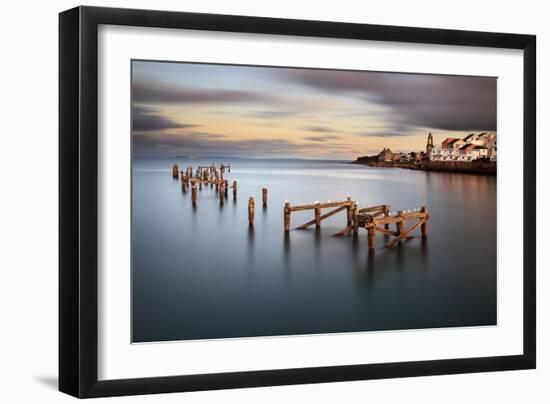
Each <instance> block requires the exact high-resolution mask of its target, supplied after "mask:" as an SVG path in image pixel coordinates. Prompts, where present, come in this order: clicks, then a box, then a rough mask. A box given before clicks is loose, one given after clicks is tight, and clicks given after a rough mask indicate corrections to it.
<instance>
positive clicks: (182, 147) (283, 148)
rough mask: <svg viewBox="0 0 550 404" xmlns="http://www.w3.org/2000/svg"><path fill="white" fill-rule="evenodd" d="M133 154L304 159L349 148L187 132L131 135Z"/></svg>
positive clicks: (329, 144) (146, 155)
mask: <svg viewBox="0 0 550 404" xmlns="http://www.w3.org/2000/svg"><path fill="white" fill-rule="evenodd" d="M132 142H133V143H132V146H133V151H134V155H136V156H138V157H155V156H167V155H168V154H171V155H189V154H191V155H201V156H209V155H215V156H220V155H227V156H243V157H246V156H258V155H260V156H284V157H288V156H303V155H308V154H315V155H319V154H323V153H325V154H331V153H338V152H342V150H343V149H346V148H349V147H351V145H347V144H335V143H315V144H310V145H308V144H303V143H301V144H300V143H294V142H291V141H289V140H285V139H241V140H232V139H231V137H229V136H225V135H222V134H216V133H206V132H197V131H188V132H186V133H178V134H169V133H153V132H144V133H140V134H134V136H132Z"/></svg>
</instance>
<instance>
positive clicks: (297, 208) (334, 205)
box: [290, 201, 354, 212]
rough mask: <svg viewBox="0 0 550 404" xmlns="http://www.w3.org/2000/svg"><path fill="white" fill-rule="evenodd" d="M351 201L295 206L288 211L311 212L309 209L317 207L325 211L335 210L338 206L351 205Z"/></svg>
mask: <svg viewBox="0 0 550 404" xmlns="http://www.w3.org/2000/svg"><path fill="white" fill-rule="evenodd" d="M353 203H354V202H353V201H351V202H350V201H338V202H318V203H311V204H307V205H296V206H291V207H290V210H291V211H292V212H299V211H302V210H311V209H315V208H316V207H317V206H319V207H320V208H321V209H325V208H337V207H340V206H348V205H353Z"/></svg>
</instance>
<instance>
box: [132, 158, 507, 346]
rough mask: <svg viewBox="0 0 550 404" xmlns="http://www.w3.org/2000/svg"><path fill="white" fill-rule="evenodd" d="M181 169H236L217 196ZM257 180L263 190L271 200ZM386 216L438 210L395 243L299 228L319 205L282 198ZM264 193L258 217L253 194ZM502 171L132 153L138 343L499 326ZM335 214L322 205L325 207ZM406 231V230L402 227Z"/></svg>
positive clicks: (330, 222) (331, 228)
mask: <svg viewBox="0 0 550 404" xmlns="http://www.w3.org/2000/svg"><path fill="white" fill-rule="evenodd" d="M174 163H177V164H178V165H179V167H180V169H184V170H185V168H187V167H188V166H192V167H193V168H194V169H196V168H197V167H198V166H199V165H211V164H216V165H218V166H219V165H220V164H221V163H225V164H228V163H230V164H231V172H226V174H225V178H227V179H228V180H229V183H230V184H232V182H233V180H236V181H237V197H236V199H233V194H232V189H230V190H229V193H228V198H227V199H226V200H225V201H224V203H223V204H220V200H219V197H218V195H217V194H216V192H215V188H211V187H210V186H203V188H202V190H200V191H198V195H197V204H196V206H195V207H193V205H192V202H191V192H190V190H188V191H187V192H184V191H183V190H182V186H181V181H180V180H178V179H174V178H173V177H172V165H173V164H174ZM262 188H267V189H268V203H267V206H263V205H262ZM348 195H349V196H351V198H352V199H353V200H356V201H358V205H359V207H367V206H369V205H378V204H389V205H390V207H391V208H390V209H391V211H394V212H397V211H398V210H412V209H415V208H420V207H422V206H426V207H428V208H429V214H430V219H429V234H428V237H427V238H425V239H422V237H421V236H420V231H419V230H416V231H415V232H414V233H413V234H412V235H413V236H414V237H413V238H411V239H409V240H407V241H404V242H402V243H401V244H399V245H397V246H396V247H393V248H388V247H387V244H388V238H387V237H385V236H383V235H378V236H377V238H376V249H375V251H374V253H369V250H368V248H367V233H366V231H365V230H364V229H360V231H359V236H358V237H354V236H353V235H347V236H342V237H337V236H334V234H336V233H338V232H339V231H341V230H342V229H344V228H345V227H346V214H345V211H344V212H341V213H338V214H336V215H334V216H332V217H330V218H328V219H326V220H323V222H322V224H321V228H320V229H319V230H317V229H315V226H312V227H310V228H309V229H307V230H295V229H294V228H295V227H297V226H299V225H301V224H303V223H305V222H308V221H310V220H312V219H313V218H314V216H313V215H314V213H313V211H305V212H296V213H293V214H292V218H291V226H292V228H293V230H291V231H290V232H289V233H286V234H285V232H284V224H283V223H284V222H283V206H284V203H285V201H288V202H290V203H291V204H292V205H296V204H300V203H310V202H311V203H313V202H316V201H328V200H331V201H334V200H343V199H345V198H346V197H347V196H348ZM251 196H252V197H254V198H255V219H254V226H253V227H251V226H249V223H248V200H249V197H251ZM496 198H497V184H496V177H491V176H476V175H468V174H457V173H443V172H424V171H415V170H408V169H400V168H373V167H367V166H363V165H355V164H350V163H349V162H346V161H327V160H299V159H295V160H292V159H281V160H270V159H224V160H221V159H214V158H206V159H201V158H188V157H180V158H173V159H145V158H135V159H134V160H133V167H132V252H131V254H132V268H131V271H132V276H131V279H132V296H131V299H132V301H131V306H132V342H134V343H139V342H156V341H178V340H204V339H217V338H242V337H247V338H250V337H260V336H279V335H303V334H324V333H345V332H369V331H370V332H373V331H385V330H409V329H423V328H444V327H479V326H494V325H496V324H497V314H496V313H497V310H496V309H497V255H496V254H497V250H496V248H497V238H496V207H497V199H496ZM327 211H328V210H324V211H323V213H325V212H327ZM406 227H408V226H406Z"/></svg>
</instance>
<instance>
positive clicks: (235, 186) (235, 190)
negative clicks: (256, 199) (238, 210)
mask: <svg viewBox="0 0 550 404" xmlns="http://www.w3.org/2000/svg"><path fill="white" fill-rule="evenodd" d="M236 199H237V181H233V200H236Z"/></svg>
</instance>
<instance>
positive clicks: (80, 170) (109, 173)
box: [59, 7, 536, 398]
mask: <svg viewBox="0 0 550 404" xmlns="http://www.w3.org/2000/svg"><path fill="white" fill-rule="evenodd" d="M59 24H60V45H59V46H60V52H59V55H60V60H59V64H60V66H59V77H60V88H59V92H60V105H59V108H60V130H59V136H60V267H59V279H60V281H59V282H60V296H59V297H60V324H59V332H60V338H59V344H60V359H59V367H60V368H59V374H60V376H59V385H60V390H61V391H63V392H66V393H68V394H71V395H73V396H76V397H82V398H84V397H102V396H115V395H132V394H148V393H163V392H183V391H194V390H208V389H222V388H238V387H254V386H272V385H283V384H298V383H320V382H331V381H345V380H362V379H378V378H395V377H408V376H422V375H438V374H453V373H467V372H485V371H498V370H514V369H532V368H534V367H535V363H536V361H535V357H536V355H535V352H536V340H535V334H536V333H535V297H536V296H535V292H536V290H535V245H536V243H535V120H536V116H535V100H536V86H535V60H536V57H535V55H536V40H535V37H534V36H532V35H520V34H503V33H487V32H470V31H453V30H439V29H424V28H410V27H394V26H378V25H366V24H349V23H338V22H324V21H308V20H286V19H273V18H261V17H244V16H227V15H213V14H196V13H180V12H164V11H146V10H124V9H107V8H94V7H78V8H75V9H72V10H68V11H65V12H63V13H61V14H60V19H59Z"/></svg>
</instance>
